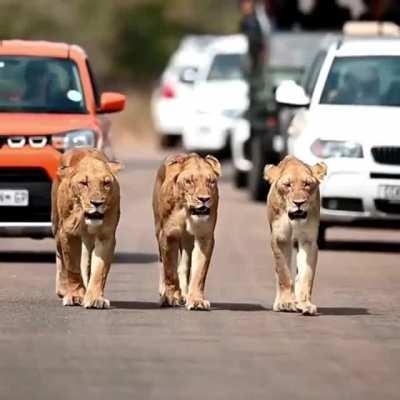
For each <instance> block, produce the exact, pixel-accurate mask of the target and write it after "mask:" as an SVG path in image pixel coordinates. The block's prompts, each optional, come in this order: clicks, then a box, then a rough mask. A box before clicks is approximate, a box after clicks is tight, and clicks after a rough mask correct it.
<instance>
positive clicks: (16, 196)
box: [0, 189, 29, 207]
mask: <svg viewBox="0 0 400 400" xmlns="http://www.w3.org/2000/svg"><path fill="white" fill-rule="evenodd" d="M28 204H29V192H28V191H27V190H9V189H0V206H3V207H6V206H14V207H26V206H27V205H28Z"/></svg>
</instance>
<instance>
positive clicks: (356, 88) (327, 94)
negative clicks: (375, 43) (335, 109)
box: [320, 56, 400, 106]
mask: <svg viewBox="0 0 400 400" xmlns="http://www.w3.org/2000/svg"><path fill="white" fill-rule="evenodd" d="M320 103H321V104H340V105H364V106H368V105H370V106H400V57H395V56H390V57H386V56H385V57H383V56H377V57H375V56H374V57H369V56H368V57H341V58H337V59H336V60H335V61H334V63H333V64H332V67H331V69H330V71H329V74H328V78H327V80H326V83H325V87H324V90H323V92H322V96H321V100H320Z"/></svg>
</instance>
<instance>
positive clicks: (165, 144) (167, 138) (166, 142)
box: [160, 135, 178, 149]
mask: <svg viewBox="0 0 400 400" xmlns="http://www.w3.org/2000/svg"><path fill="white" fill-rule="evenodd" d="M177 142H178V138H177V136H176V135H160V147H161V148H163V149H168V148H170V147H173V146H175V145H176V143H177Z"/></svg>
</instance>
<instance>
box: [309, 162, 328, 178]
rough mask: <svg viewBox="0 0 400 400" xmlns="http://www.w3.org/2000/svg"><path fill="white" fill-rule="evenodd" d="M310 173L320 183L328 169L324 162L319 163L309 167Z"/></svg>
mask: <svg viewBox="0 0 400 400" xmlns="http://www.w3.org/2000/svg"><path fill="white" fill-rule="evenodd" d="M311 171H312V174H313V175H314V177H315V178H317V179H318V181H319V182H321V181H322V180H323V179H324V177H325V175H326V173H327V171H328V167H327V165H326V164H325V163H324V162H319V163H316V164H315V165H314V166H313V167H311Z"/></svg>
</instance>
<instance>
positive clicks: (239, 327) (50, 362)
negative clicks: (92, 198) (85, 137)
mask: <svg viewBox="0 0 400 400" xmlns="http://www.w3.org/2000/svg"><path fill="white" fill-rule="evenodd" d="M161 158H162V155H161V154H157V153H154V154H152V153H149V154H148V155H146V154H144V155H143V154H142V155H140V156H137V157H130V158H128V159H127V160H126V162H125V164H126V168H125V170H124V171H123V172H122V173H121V175H120V180H121V183H122V193H123V195H122V202H123V207H122V210H123V214H122V219H121V223H120V226H119V231H118V249H117V250H118V251H117V255H116V260H115V263H114V265H113V266H112V270H111V274H110V277H109V281H108V287H107V290H106V294H107V297H108V298H109V299H110V300H111V303H112V309H110V310H105V311H94V310H85V309H82V308H79V307H75V308H64V307H62V305H61V301H60V300H59V299H58V298H57V297H56V296H55V294H54V275H55V268H54V254H53V247H54V246H53V242H52V241H51V240H43V241H34V240H28V239H26V240H25V239H22V240H21V239H18V240H16V239H14V240H10V239H2V240H1V242H0V399H1V400H14V399H29V400H47V399H49V400H56V399H57V400H64V399H74V400H75V399H85V400H91V399H96V400H99V399H115V400H120V399H129V400H134V399H141V400H142V399H143V400H146V399H163V400H168V399H173V400H181V399H182V400H197V399H199V400H200V399H201V400H204V399H212V400H214V399H215V400H219V399H221V400H222V399H238V400H239V399H240V400H243V399H305V400H311V399H318V400H319V399H324V400H329V399H335V400H336V399H341V400H345V399H352V400H354V399H374V400H376V399H380V400H382V399H399V398H400V379H399V373H400V290H399V289H400V262H399V259H400V258H399V253H400V240H399V237H398V234H397V233H396V232H381V231H349V230H347V231H345V230H340V231H339V230H338V231H334V232H332V234H333V235H334V236H331V239H332V238H333V239H334V241H333V242H332V243H331V249H330V250H329V251H323V252H321V253H320V261H319V266H318V272H317V278H316V285H315V291H314V300H315V302H316V304H317V305H318V306H319V311H320V315H319V316H317V317H303V316H301V315H299V314H285V313H274V312H272V311H271V304H272V301H273V297H274V290H275V288H274V285H275V281H274V275H273V271H272V265H271V251H270V249H269V247H268V230H267V226H266V222H265V206H264V205H263V204H255V203H252V202H250V201H249V200H248V198H247V196H246V193H245V192H240V191H237V190H234V189H233V188H232V186H231V184H230V181H229V168H228V167H224V173H225V176H224V177H223V178H222V181H221V184H220V192H221V202H220V216H219V221H218V226H217V231H216V247H215V251H214V257H213V262H212V266H211V270H210V274H209V278H208V282H207V292H208V298H209V299H210V301H211V303H212V311H210V312H188V311H185V310H184V309H159V307H158V305H157V300H158V299H157V284H158V282H157V279H158V263H157V254H156V245H155V240H154V235H153V222H152V214H151V200H150V199H151V189H152V182H153V178H154V173H155V170H156V168H157V166H158V164H159V162H160V160H161ZM339 239H340V240H341V241H339ZM377 240H378V242H376V241H377ZM396 240H397V242H396Z"/></svg>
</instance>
